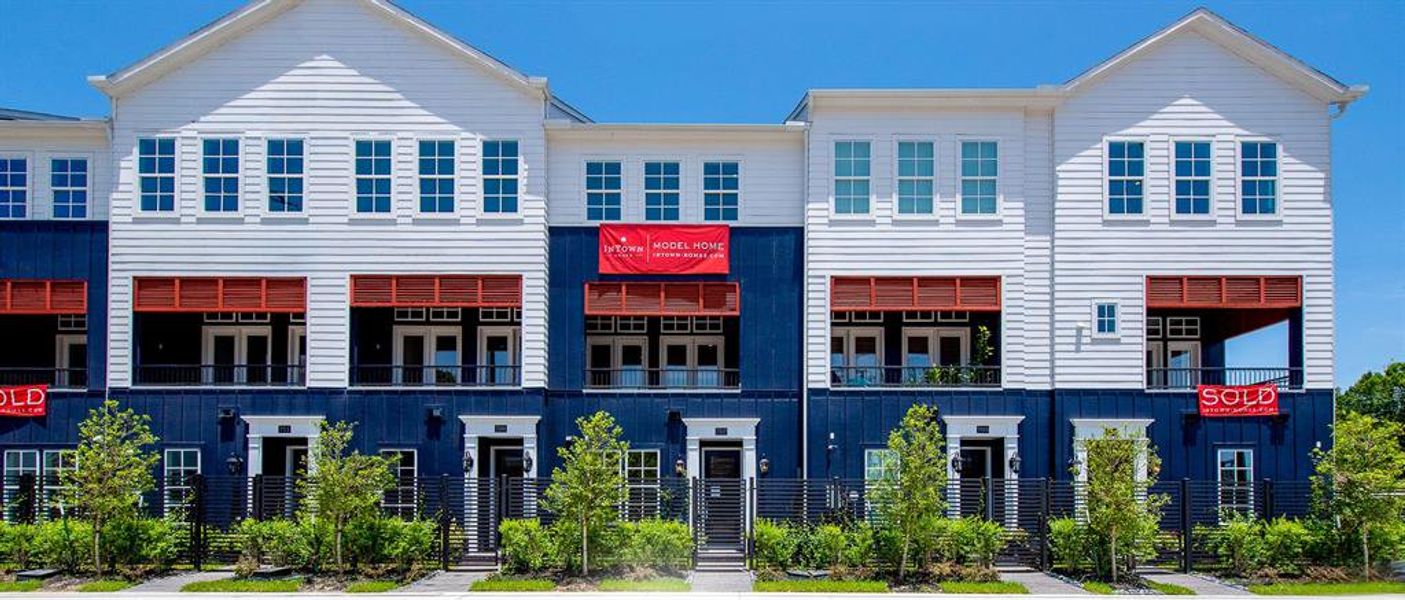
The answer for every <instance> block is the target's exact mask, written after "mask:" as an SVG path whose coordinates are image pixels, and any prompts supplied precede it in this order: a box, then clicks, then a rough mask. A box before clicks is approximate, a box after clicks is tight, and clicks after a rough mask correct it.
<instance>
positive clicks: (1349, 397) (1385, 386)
mask: <svg viewBox="0 0 1405 600" xmlns="http://www.w3.org/2000/svg"><path fill="white" fill-rule="evenodd" d="M1337 410H1338V411H1339V412H1341V413H1343V414H1345V413H1361V414H1363V415H1370V416H1372V417H1375V418H1377V419H1381V420H1384V421H1394V422H1396V423H1401V424H1405V362H1399V361H1396V362H1392V363H1390V364H1389V365H1386V368H1385V370H1384V371H1383V372H1381V373H1377V372H1375V371H1368V372H1367V373H1366V374H1365V375H1362V376H1361V378H1360V379H1357V380H1356V383H1355V384H1353V385H1352V386H1351V387H1349V388H1347V390H1346V391H1345V392H1342V393H1341V395H1339V396H1337Z"/></svg>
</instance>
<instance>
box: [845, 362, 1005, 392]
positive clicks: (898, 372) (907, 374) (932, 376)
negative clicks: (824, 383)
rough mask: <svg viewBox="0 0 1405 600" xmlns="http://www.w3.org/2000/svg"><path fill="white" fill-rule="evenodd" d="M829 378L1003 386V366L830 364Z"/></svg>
mask: <svg viewBox="0 0 1405 600" xmlns="http://www.w3.org/2000/svg"><path fill="white" fill-rule="evenodd" d="M829 382H830V384H831V385H832V386H834V387H999V386H1000V367H999V366H998V365H996V366H988V365H952V366H933V367H856V366H842V367H830V368H829Z"/></svg>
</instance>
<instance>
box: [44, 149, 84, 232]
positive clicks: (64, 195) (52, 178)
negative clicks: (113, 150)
mask: <svg viewBox="0 0 1405 600" xmlns="http://www.w3.org/2000/svg"><path fill="white" fill-rule="evenodd" d="M49 167H50V168H49V170H50V171H51V173H50V175H49V187H50V188H51V189H52V190H53V192H54V218H55V219H86V218H87V217H88V159H86V158H55V159H53V160H52V161H49Z"/></svg>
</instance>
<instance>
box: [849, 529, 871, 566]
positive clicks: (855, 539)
mask: <svg viewBox="0 0 1405 600" xmlns="http://www.w3.org/2000/svg"><path fill="white" fill-rule="evenodd" d="M846 536H847V538H848V539H847V540H846V541H845V544H844V556H843V559H842V560H843V563H844V566H845V567H848V568H851V569H858V568H862V567H864V566H867V565H868V561H869V559H870V558H872V557H873V551H874V543H873V527H871V526H869V524H868V523H859V524H858V525H855V526H854V527H852V528H850V529H849V531H848V532H847V533H846Z"/></svg>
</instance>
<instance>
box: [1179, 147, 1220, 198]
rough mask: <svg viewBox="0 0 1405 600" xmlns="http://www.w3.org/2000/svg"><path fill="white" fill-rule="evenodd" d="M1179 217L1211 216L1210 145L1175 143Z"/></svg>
mask: <svg viewBox="0 0 1405 600" xmlns="http://www.w3.org/2000/svg"><path fill="white" fill-rule="evenodd" d="M1175 156H1176V157H1175V161H1176V164H1175V170H1176V181H1175V193H1176V197H1175V204H1174V214H1176V215H1181V216H1185V215H1208V214H1210V168H1211V163H1212V159H1211V157H1210V142H1176V143H1175Z"/></svg>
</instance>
